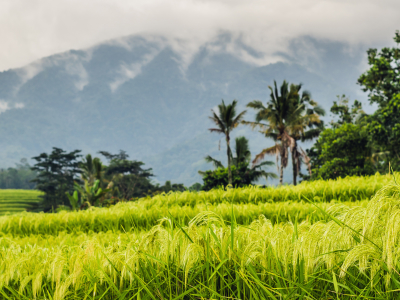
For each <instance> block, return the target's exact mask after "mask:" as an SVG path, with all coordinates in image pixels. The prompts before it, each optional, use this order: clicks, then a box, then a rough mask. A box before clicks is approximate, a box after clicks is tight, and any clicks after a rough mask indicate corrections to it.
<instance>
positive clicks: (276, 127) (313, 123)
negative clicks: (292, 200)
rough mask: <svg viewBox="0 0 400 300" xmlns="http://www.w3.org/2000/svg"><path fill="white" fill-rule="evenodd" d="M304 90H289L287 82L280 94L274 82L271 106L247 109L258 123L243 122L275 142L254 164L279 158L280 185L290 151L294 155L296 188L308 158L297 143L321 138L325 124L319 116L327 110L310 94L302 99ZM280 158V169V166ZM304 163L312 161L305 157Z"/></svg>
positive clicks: (256, 104) (258, 103)
mask: <svg viewBox="0 0 400 300" xmlns="http://www.w3.org/2000/svg"><path fill="white" fill-rule="evenodd" d="M301 87H302V85H301V84H298V85H295V84H291V85H290V86H289V84H288V83H287V82H286V81H283V83H282V85H281V87H280V89H279V90H278V87H277V84H276V81H274V88H272V87H271V86H269V87H268V88H269V89H270V91H271V94H270V100H269V101H268V102H267V106H264V104H263V103H262V102H261V101H259V100H254V101H252V102H250V103H248V104H247V107H251V108H253V109H255V110H256V111H257V113H256V116H255V122H247V121H244V122H243V123H244V124H247V125H250V126H251V127H252V128H253V129H254V128H257V127H258V128H260V129H261V131H260V132H261V133H263V134H264V136H265V137H267V138H272V139H273V140H274V141H275V145H274V146H272V147H270V148H266V149H263V150H262V151H261V152H260V153H259V154H258V155H257V156H256V158H255V159H254V160H253V163H254V164H255V163H257V162H259V161H260V160H262V159H264V156H265V155H267V154H269V155H275V156H276V160H277V168H278V173H279V174H280V178H279V183H280V184H282V182H283V169H284V168H286V167H287V164H288V157H289V150H290V152H291V154H292V163H293V184H296V178H297V175H298V173H299V170H300V163H301V157H303V156H304V155H305V152H304V151H302V152H300V151H299V149H298V146H297V140H309V139H312V138H314V137H317V136H318V135H319V133H320V132H321V130H322V121H321V120H320V118H319V116H321V115H324V110H323V109H322V108H321V107H319V106H318V105H317V103H316V102H315V101H313V100H311V95H310V93H309V92H307V91H305V92H303V93H302V94H301V95H300V89H301ZM263 122H265V123H263ZM306 129H308V130H306ZM279 158H280V165H279V164H278V161H279ZM304 161H308V160H307V158H306V157H304Z"/></svg>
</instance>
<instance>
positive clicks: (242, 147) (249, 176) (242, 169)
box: [199, 137, 277, 190]
mask: <svg viewBox="0 0 400 300" xmlns="http://www.w3.org/2000/svg"><path fill="white" fill-rule="evenodd" d="M230 156H231V161H232V163H233V164H232V168H234V171H232V174H233V176H232V180H233V181H232V182H233V186H236V187H241V186H246V185H249V184H252V183H254V181H257V180H258V179H260V178H261V177H264V178H265V180H268V179H269V178H277V176H276V174H274V173H270V172H267V171H265V170H263V169H262V167H264V166H271V165H273V164H274V163H273V162H270V161H264V162H262V163H259V164H257V165H253V166H252V167H250V160H251V152H250V149H249V141H248V140H247V139H246V138H245V137H237V138H236V139H235V156H233V155H232V152H231V153H230ZM205 160H206V161H207V162H210V163H213V165H214V167H215V168H216V170H214V171H205V172H203V171H199V174H200V175H202V176H203V181H204V185H203V187H202V189H203V190H210V189H212V188H214V187H219V186H221V185H222V186H226V185H227V184H228V183H229V180H228V175H229V173H227V172H228V168H225V167H224V165H223V164H222V163H221V162H220V161H219V160H216V159H214V158H212V157H211V156H207V157H205Z"/></svg>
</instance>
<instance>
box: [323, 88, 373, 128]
mask: <svg viewBox="0 0 400 300" xmlns="http://www.w3.org/2000/svg"><path fill="white" fill-rule="evenodd" d="M337 98H338V101H333V106H332V107H331V113H332V114H334V115H336V116H337V120H336V121H334V120H332V121H331V126H332V128H338V127H339V126H341V125H343V124H345V123H352V124H356V123H360V122H361V121H362V120H363V119H364V118H365V117H366V116H367V114H366V113H365V112H364V111H363V109H362V104H361V102H359V101H357V100H355V101H354V103H353V104H352V105H351V107H349V98H347V97H346V95H342V96H337Z"/></svg>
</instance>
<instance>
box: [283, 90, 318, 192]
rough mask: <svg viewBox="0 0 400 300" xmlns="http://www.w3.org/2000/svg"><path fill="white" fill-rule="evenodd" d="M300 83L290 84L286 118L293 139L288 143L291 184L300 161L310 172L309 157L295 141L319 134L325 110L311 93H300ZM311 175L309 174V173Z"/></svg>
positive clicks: (308, 138)
mask: <svg viewBox="0 0 400 300" xmlns="http://www.w3.org/2000/svg"><path fill="white" fill-rule="evenodd" d="M301 87H302V85H301V84H298V85H295V84H292V85H291V86H290V91H291V99H290V100H291V108H290V112H289V117H288V120H287V131H288V134H289V135H290V137H291V138H292V139H293V140H292V143H291V144H290V151H291V154H292V167H293V185H296V183H297V175H298V174H299V173H300V166H301V162H302V161H303V162H305V163H306V164H307V166H308V169H309V172H310V169H311V168H310V165H309V162H310V159H309V158H308V156H307V154H306V153H305V152H304V150H303V149H301V148H300V150H299V146H298V143H297V141H299V140H301V141H302V142H304V141H309V140H312V139H314V138H316V137H318V136H319V134H320V133H321V131H322V130H323V122H322V121H321V119H320V116H324V115H325V110H324V109H323V108H322V107H320V106H319V105H318V104H317V103H316V102H315V101H313V100H312V99H311V94H310V93H309V92H308V91H304V92H303V93H302V94H301V95H300V89H301ZM310 175H311V174H310Z"/></svg>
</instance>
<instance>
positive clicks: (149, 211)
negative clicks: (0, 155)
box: [0, 201, 368, 235]
mask: <svg viewBox="0 0 400 300" xmlns="http://www.w3.org/2000/svg"><path fill="white" fill-rule="evenodd" d="M367 203H368V201H359V202H343V203H342V205H344V206H346V207H354V206H366V205H367ZM333 205H335V203H333V202H332V203H325V202H324V203H321V206H322V207H323V208H324V209H328V208H330V207H331V206H333ZM232 210H233V212H234V215H235V218H236V222H237V223H238V224H241V225H249V224H251V223H252V222H253V221H254V220H255V219H257V218H258V217H259V216H260V215H264V216H265V217H266V218H268V219H269V220H271V222H272V223H273V224H275V223H280V222H288V221H294V220H297V221H298V222H301V221H304V220H308V221H309V222H310V223H315V222H318V221H327V220H329V219H328V218H327V216H326V215H325V214H323V213H321V212H320V211H319V210H318V209H316V208H315V207H314V206H313V205H311V204H309V203H304V202H290V201H289V202H278V203H258V204H252V203H247V204H233V205H232V204H229V203H227V202H223V203H218V204H214V205H213V204H203V203H200V204H198V205H194V206H187V205H185V206H179V205H176V204H175V205H171V206H167V205H164V206H163V205H152V206H148V205H147V202H146V201H139V202H127V203H119V204H117V205H115V206H113V207H110V208H91V209H89V210H85V211H78V212H67V211H62V212H59V213H57V214H44V213H20V214H14V215H10V216H7V217H0V232H1V233H3V234H7V233H9V234H12V235H31V234H47V235H57V234H59V233H60V232H67V233H73V232H107V231H112V232H121V231H125V232H131V231H142V230H149V229H151V228H152V227H153V226H155V225H157V224H158V223H159V220H160V219H162V218H164V217H165V216H168V215H169V214H170V215H171V216H173V217H174V219H175V220H176V222H177V223H179V224H180V225H182V226H185V225H188V223H189V221H190V220H191V219H193V218H194V217H195V216H196V215H198V214H199V213H201V212H204V211H212V212H215V213H216V214H218V215H219V216H221V217H222V218H223V220H224V221H226V222H227V223H228V224H229V222H231V221H232V219H231V216H232Z"/></svg>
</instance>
